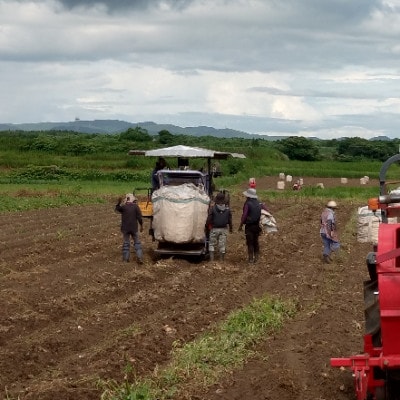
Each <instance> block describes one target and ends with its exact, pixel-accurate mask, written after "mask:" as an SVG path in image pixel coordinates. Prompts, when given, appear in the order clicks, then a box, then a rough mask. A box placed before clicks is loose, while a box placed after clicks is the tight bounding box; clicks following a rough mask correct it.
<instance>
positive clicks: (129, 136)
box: [0, 127, 400, 161]
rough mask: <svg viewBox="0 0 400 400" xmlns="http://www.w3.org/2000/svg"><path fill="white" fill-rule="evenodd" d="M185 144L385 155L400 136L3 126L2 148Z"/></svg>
mask: <svg viewBox="0 0 400 400" xmlns="http://www.w3.org/2000/svg"><path fill="white" fill-rule="evenodd" d="M178 144H185V145H188V146H199V147H206V148H211V149H217V150H219V151H228V152H242V153H244V154H246V156H248V157H253V158H257V157H258V155H262V156H265V153H266V152H268V151H269V152H271V156H272V154H273V152H274V154H275V155H274V156H275V157H278V155H279V154H280V155H281V157H287V159H289V160H299V161H318V160H328V159H332V160H336V161H357V160H373V161H384V160H386V159H387V158H389V157H390V156H392V155H393V154H396V153H397V152H398V151H399V145H400V139H393V140H385V141H376V140H375V141H371V140H367V139H363V138H359V137H353V138H344V139H341V140H337V139H332V140H315V139H308V138H304V137H301V136H292V137H288V138H284V139H282V140H278V141H270V140H267V139H264V138H262V137H260V138H253V139H244V138H216V137H213V136H201V137H196V136H191V135H174V134H173V133H170V132H169V131H167V130H162V131H160V132H159V133H158V135H155V136H152V135H150V134H149V133H148V132H147V130H146V129H143V128H140V127H136V128H129V129H128V130H127V131H125V132H122V133H120V134H110V135H104V134H83V133H76V132H68V131H38V132H36V131H35V132H26V131H3V132H0V148H1V149H3V151H12V150H14V151H19V152H21V151H22V152H40V153H48V154H55V155H65V156H81V155H99V154H107V153H108V154H126V153H127V152H128V151H129V150H131V149H143V150H148V149H153V148H158V147H163V146H174V145H178ZM277 154H278V155H277Z"/></svg>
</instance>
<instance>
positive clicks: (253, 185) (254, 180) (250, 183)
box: [249, 178, 256, 189]
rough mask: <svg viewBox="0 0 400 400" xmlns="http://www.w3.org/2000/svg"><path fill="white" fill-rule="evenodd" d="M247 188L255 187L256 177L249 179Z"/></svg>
mask: <svg viewBox="0 0 400 400" xmlns="http://www.w3.org/2000/svg"><path fill="white" fill-rule="evenodd" d="M249 188H251V189H255V188H256V178H250V179H249Z"/></svg>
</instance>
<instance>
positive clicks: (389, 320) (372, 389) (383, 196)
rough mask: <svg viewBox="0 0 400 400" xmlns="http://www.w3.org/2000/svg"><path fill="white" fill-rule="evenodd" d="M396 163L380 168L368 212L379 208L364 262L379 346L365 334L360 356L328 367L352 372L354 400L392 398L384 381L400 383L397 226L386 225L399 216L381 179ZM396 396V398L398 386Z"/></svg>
mask: <svg viewBox="0 0 400 400" xmlns="http://www.w3.org/2000/svg"><path fill="white" fill-rule="evenodd" d="M399 162H400V154H396V155H395V156H392V157H391V158H389V159H388V160H387V161H386V162H385V163H384V164H383V165H382V168H381V170H380V174H379V180H380V196H379V198H378V199H375V201H371V202H369V207H370V209H373V210H375V211H377V210H378V209H380V212H381V217H382V223H381V224H380V226H379V232H378V245H377V246H376V248H375V250H376V251H375V252H373V253H370V254H372V257H370V258H369V260H367V263H368V264H369V265H368V268H369V270H370V277H371V281H375V280H376V281H377V291H376V292H374V296H376V300H377V302H378V304H379V323H380V332H379V338H378V342H379V344H377V343H376V342H377V340H376V339H375V341H374V340H373V336H372V335H371V334H365V335H364V353H363V354H360V355H354V356H350V357H346V358H332V359H331V366H332V367H348V368H350V369H352V371H353V377H354V387H355V392H356V398H357V400H386V399H391V398H394V397H391V393H390V391H391V390H392V389H391V387H390V385H389V384H388V382H389V381H390V379H392V377H393V376H395V377H396V385H399V384H400V379H399V377H400V223H397V224H389V223H388V219H389V218H392V217H397V216H400V194H395V193H388V189H387V187H388V186H387V182H386V179H385V177H386V172H387V170H388V168H389V167H390V166H391V165H392V164H394V163H399ZM371 260H372V261H371ZM371 267H372V268H371ZM396 394H397V396H399V393H398V386H396ZM395 398H396V399H397V398H398V397H395Z"/></svg>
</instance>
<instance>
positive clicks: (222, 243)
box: [207, 192, 233, 261]
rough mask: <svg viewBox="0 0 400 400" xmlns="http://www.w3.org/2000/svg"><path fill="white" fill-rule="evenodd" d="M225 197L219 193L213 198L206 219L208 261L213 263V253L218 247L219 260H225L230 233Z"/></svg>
mask: <svg viewBox="0 0 400 400" xmlns="http://www.w3.org/2000/svg"><path fill="white" fill-rule="evenodd" d="M226 200H227V198H226V196H225V194H224V193H222V192H220V193H218V194H217V196H216V197H215V204H214V205H213V206H212V207H211V209H210V212H209V214H208V218H207V227H208V229H209V230H210V241H209V246H208V249H209V254H210V261H214V252H215V250H216V247H218V251H219V258H220V260H221V261H224V259H225V253H226V241H227V236H228V229H229V232H230V233H232V229H233V227H232V212H231V210H230V208H229V207H228V206H227V204H226Z"/></svg>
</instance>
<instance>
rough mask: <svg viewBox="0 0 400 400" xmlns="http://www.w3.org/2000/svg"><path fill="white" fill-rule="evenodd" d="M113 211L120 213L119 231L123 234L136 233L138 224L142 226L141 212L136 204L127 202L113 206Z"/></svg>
mask: <svg viewBox="0 0 400 400" xmlns="http://www.w3.org/2000/svg"><path fill="white" fill-rule="evenodd" d="M115 211H118V212H119V213H121V231H122V232H124V233H129V232H137V231H138V224H139V225H140V226H142V225H143V219H142V212H141V211H140V208H139V206H138V205H137V204H136V203H131V202H128V203H126V204H123V205H121V204H120V203H118V204H117V205H116V206H115Z"/></svg>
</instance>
